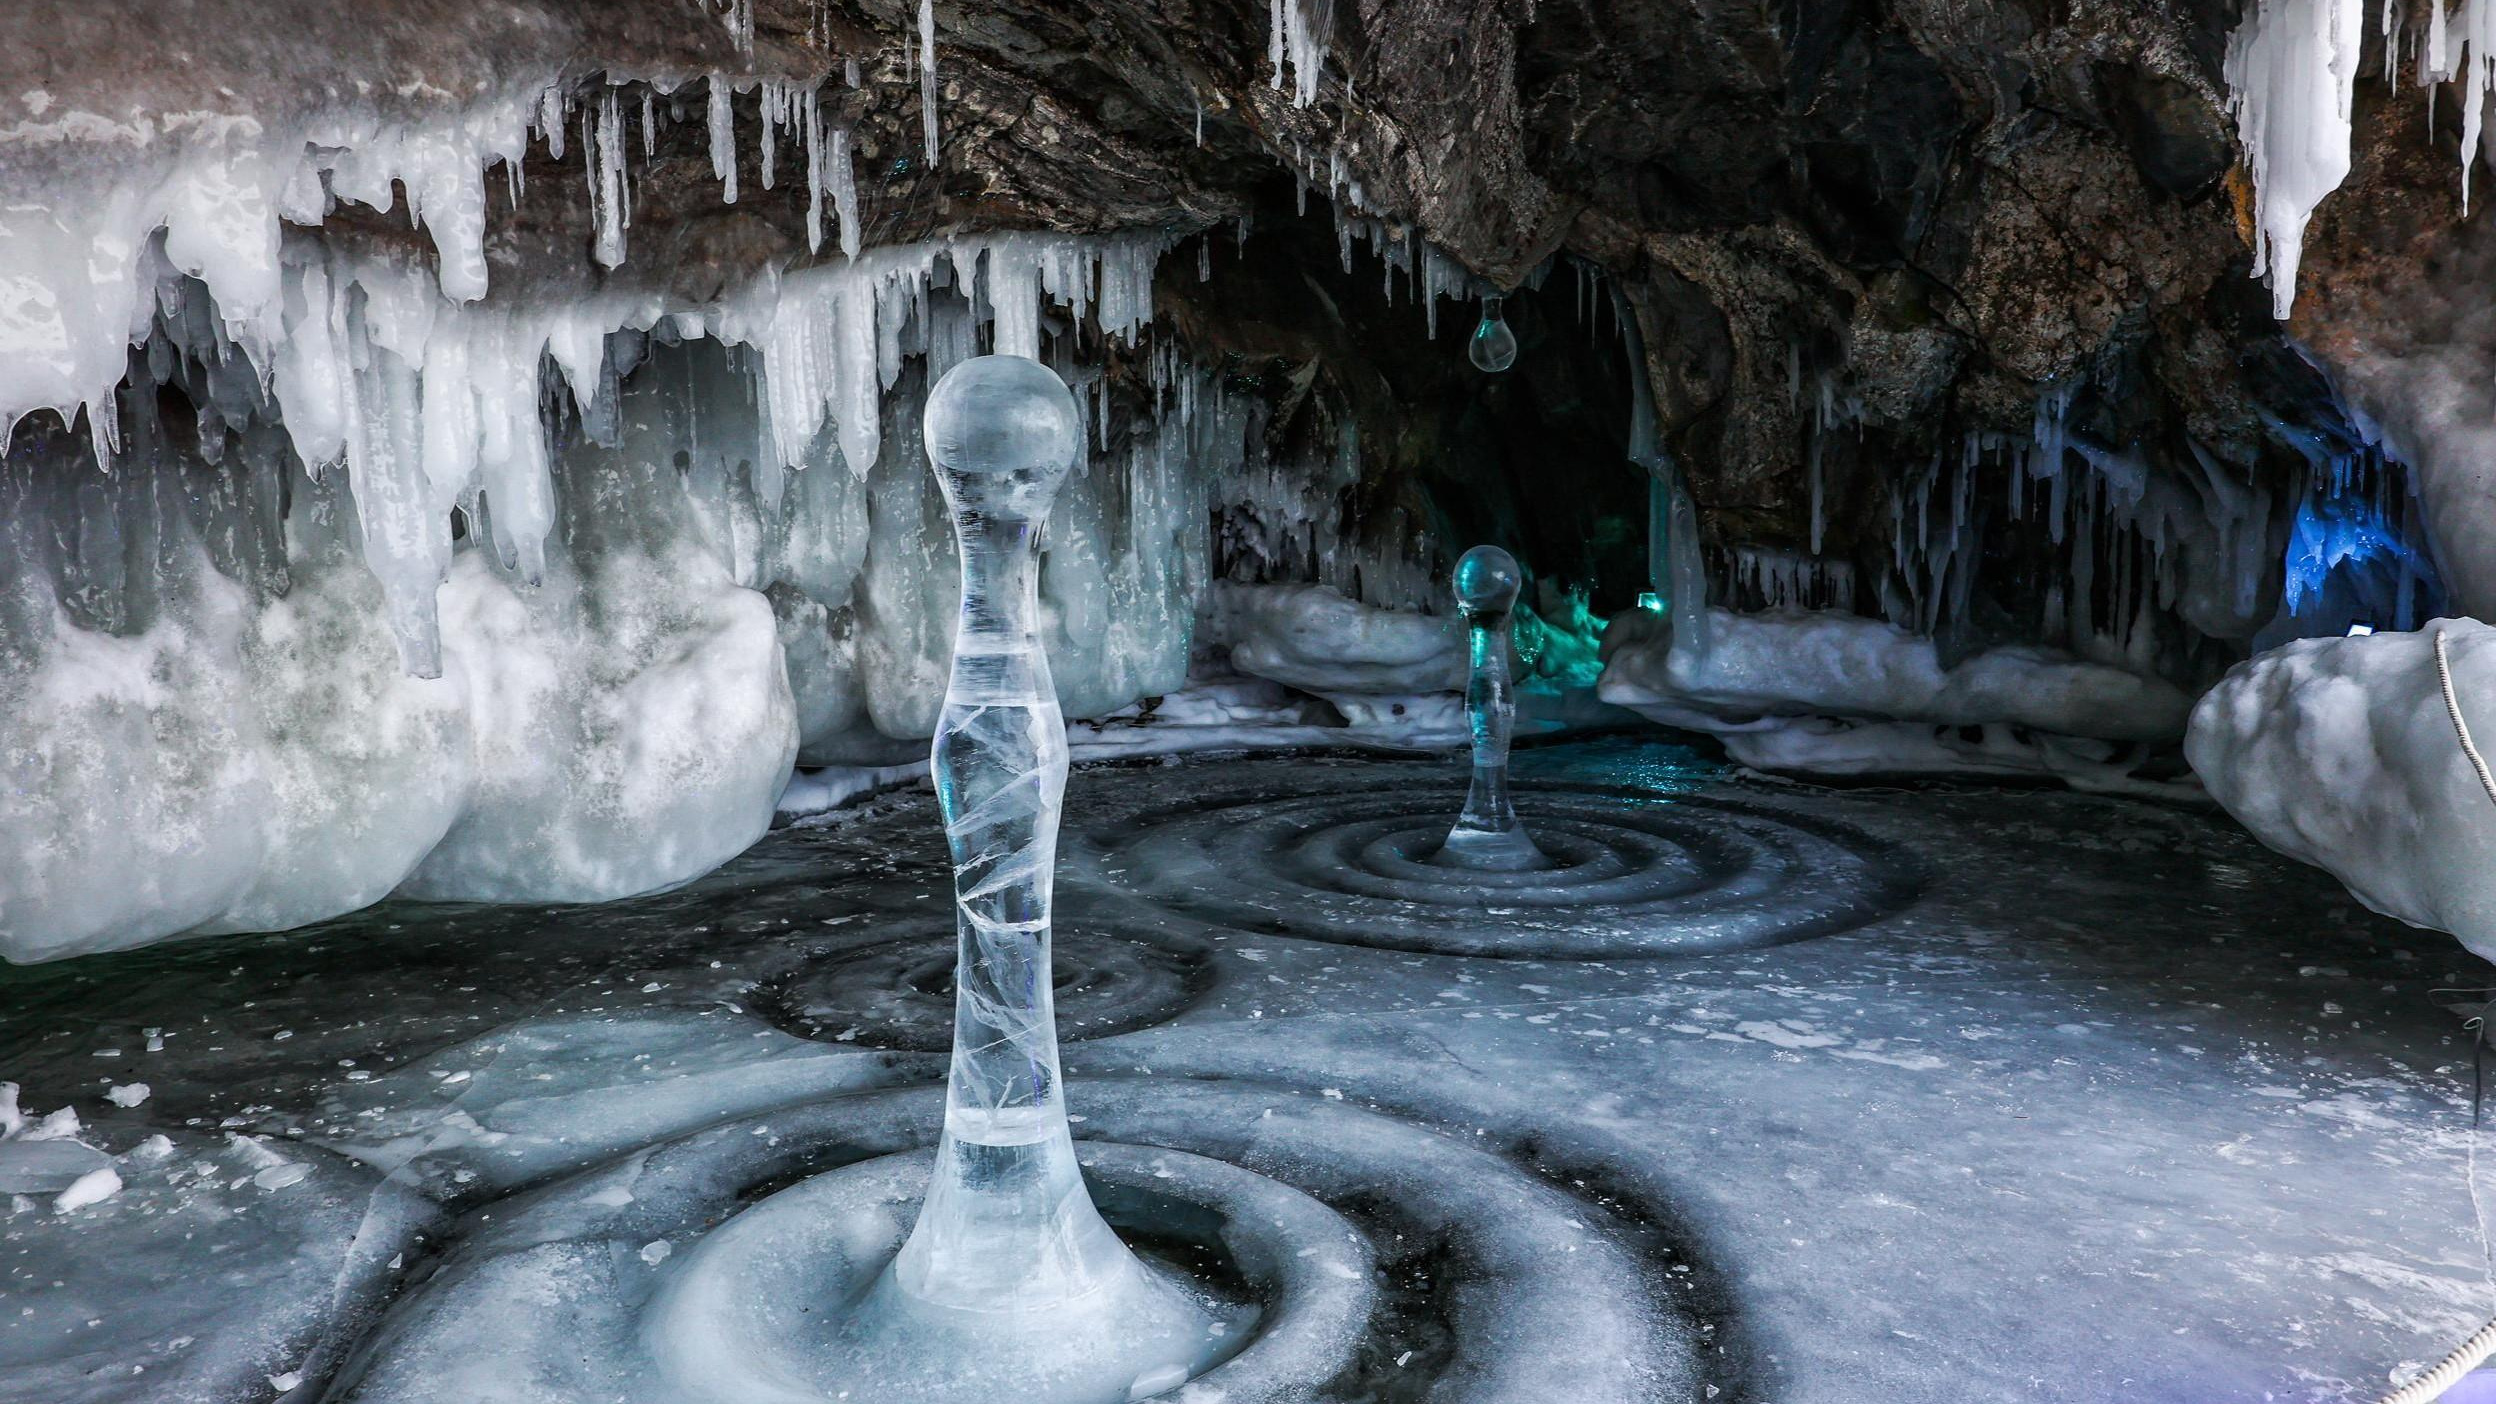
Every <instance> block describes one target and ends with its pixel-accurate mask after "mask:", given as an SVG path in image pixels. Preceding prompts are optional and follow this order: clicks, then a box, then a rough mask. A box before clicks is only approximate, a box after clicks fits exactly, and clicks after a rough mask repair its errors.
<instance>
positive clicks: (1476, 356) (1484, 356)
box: [1465, 297, 1517, 374]
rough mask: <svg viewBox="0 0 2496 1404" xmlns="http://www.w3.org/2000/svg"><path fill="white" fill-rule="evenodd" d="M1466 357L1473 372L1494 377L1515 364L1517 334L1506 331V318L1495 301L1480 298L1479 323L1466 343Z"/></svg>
mask: <svg viewBox="0 0 2496 1404" xmlns="http://www.w3.org/2000/svg"><path fill="white" fill-rule="evenodd" d="M1465 355H1466V357H1467V358H1468V359H1470V360H1471V361H1472V362H1473V365H1474V369H1476V370H1484V371H1490V372H1492V373H1494V374H1496V373H1498V372H1500V371H1504V370H1506V369H1508V368H1509V367H1510V366H1513V365H1515V364H1516V363H1517V334H1516V333H1515V332H1513V331H1510V330H1509V329H1508V319H1507V317H1506V316H1505V315H1503V314H1502V313H1501V311H1500V300H1499V299H1498V298H1496V297H1486V298H1484V299H1482V320H1481V321H1480V322H1479V323H1477V324H1476V325H1475V326H1474V329H1473V335H1472V336H1470V337H1468V338H1466V340H1465Z"/></svg>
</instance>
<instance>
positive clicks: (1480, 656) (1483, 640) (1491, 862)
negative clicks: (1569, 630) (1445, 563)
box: [1437, 546, 1551, 872]
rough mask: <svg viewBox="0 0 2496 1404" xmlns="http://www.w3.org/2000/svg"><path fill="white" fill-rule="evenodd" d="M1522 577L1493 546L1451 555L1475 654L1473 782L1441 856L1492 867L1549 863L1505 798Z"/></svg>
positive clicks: (1469, 687) (1469, 713) (1468, 692)
mask: <svg viewBox="0 0 2496 1404" xmlns="http://www.w3.org/2000/svg"><path fill="white" fill-rule="evenodd" d="M1524 583H1525V576H1524V573H1523V572H1521V571H1520V570H1518V569H1517V558H1516V557H1514V556H1511V555H1509V554H1508V553H1507V552H1506V551H1503V550H1501V549H1499V548H1498V547H1497V546H1476V547H1474V548H1473V549H1472V550H1470V551H1467V552H1466V553H1465V554H1464V556H1463V557H1462V558H1460V559H1459V560H1458V561H1457V562H1456V576H1455V587H1456V604H1457V606H1458V607H1459V608H1461V609H1462V610H1464V612H1465V629H1466V632H1467V633H1468V634H1469V635H1471V643H1472V654H1473V677H1472V680H1471V681H1470V682H1469V683H1467V684H1466V687H1465V721H1466V723H1467V724H1468V726H1469V727H1470V728H1471V730H1472V732H1473V786H1472V788H1471V789H1470V790H1468V791H1466V793H1465V809H1464V813H1462V814H1460V815H1458V816H1457V818H1456V827H1455V828H1453V829H1450V830H1448V834H1447V842H1446V843H1445V844H1444V845H1442V846H1441V847H1440V849H1439V853H1438V860H1437V861H1439V862H1441V863H1446V864H1450V865H1452V866H1456V867H1462V868H1476V869H1485V870H1490V871H1496V872H1522V871H1525V870H1527V869H1532V868H1547V867H1549V866H1551V860H1550V859H1549V858H1547V857H1545V856H1544V855H1543V851H1542V850H1541V849H1539V848H1537V847H1535V846H1534V840H1533V839H1531V838H1529V837H1527V835H1526V832H1525V828H1524V826H1523V825H1521V824H1519V823H1518V822H1517V811H1516V809H1515V808H1514V807H1513V806H1512V805H1511V804H1510V803H1509V800H1508V739H1509V737H1510V735H1511V734H1513V733H1514V732H1515V730H1516V725H1517V695H1516V688H1515V685H1514V683H1513V682H1512V681H1511V680H1510V675H1509V666H1508V615H1509V612H1510V611H1511V610H1513V609H1515V608H1516V606H1517V591H1518V590H1519V589H1520V588H1522V587H1523V586H1524Z"/></svg>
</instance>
